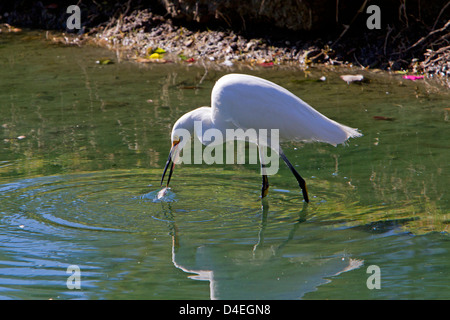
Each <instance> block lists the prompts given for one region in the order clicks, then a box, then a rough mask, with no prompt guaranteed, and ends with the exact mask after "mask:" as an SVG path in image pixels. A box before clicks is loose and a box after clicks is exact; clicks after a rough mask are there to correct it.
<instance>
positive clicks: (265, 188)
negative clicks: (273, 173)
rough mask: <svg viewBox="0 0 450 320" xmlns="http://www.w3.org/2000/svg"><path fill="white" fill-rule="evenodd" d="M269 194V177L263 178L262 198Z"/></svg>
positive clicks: (264, 176)
mask: <svg viewBox="0 0 450 320" xmlns="http://www.w3.org/2000/svg"><path fill="white" fill-rule="evenodd" d="M268 193H269V179H268V178H267V175H265V174H263V176H262V188H261V198H264V197H265V196H267V194H268Z"/></svg>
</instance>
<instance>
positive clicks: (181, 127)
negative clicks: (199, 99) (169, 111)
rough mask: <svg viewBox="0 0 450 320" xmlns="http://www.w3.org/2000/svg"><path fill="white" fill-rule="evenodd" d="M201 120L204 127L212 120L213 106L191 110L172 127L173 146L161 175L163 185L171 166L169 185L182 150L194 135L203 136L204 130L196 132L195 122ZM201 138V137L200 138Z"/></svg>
mask: <svg viewBox="0 0 450 320" xmlns="http://www.w3.org/2000/svg"><path fill="white" fill-rule="evenodd" d="M196 121H199V122H201V123H203V127H206V126H207V124H208V123H210V122H211V108H209V107H200V108H197V109H195V110H192V111H191V112H188V113H186V114H184V115H183V116H182V117H181V118H180V119H178V120H177V121H176V122H175V124H174V125H173V128H172V134H171V137H170V138H171V141H172V147H171V149H170V152H169V158H168V159H167V162H166V165H165V167H164V172H163V175H162V177H161V186H162V183H163V180H164V176H165V175H166V172H167V169H168V168H169V167H170V172H169V177H168V179H167V187H168V186H169V182H170V178H171V177H172V173H173V169H174V167H175V164H176V163H177V160H178V157H179V155H180V152H181V150H182V149H183V147H184V146H185V145H186V143H187V142H188V141H190V139H191V137H192V136H193V135H196V136H197V137H201V136H202V132H195V131H196V130H197V131H198V129H195V122H196ZM199 139H200V138H199Z"/></svg>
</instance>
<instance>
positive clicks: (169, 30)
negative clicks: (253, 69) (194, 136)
mask: <svg viewBox="0 0 450 320" xmlns="http://www.w3.org/2000/svg"><path fill="white" fill-rule="evenodd" d="M27 2H30V4H27ZM250 2H251V3H252V4H253V6H250V5H249V3H247V4H246V5H245V6H244V5H237V2H236V1H222V0H216V1H209V2H208V1H203V0H196V1H194V0H185V1H181V0H178V1H169V0H160V1H138V0H136V1H131V0H130V1H128V2H126V3H123V4H117V3H109V2H107V1H106V2H103V3H101V4H100V3H98V2H89V1H79V3H78V5H79V7H80V9H81V20H82V28H81V30H74V31H75V32H73V31H72V32H68V31H69V30H67V29H65V28H66V25H65V22H66V19H67V18H68V16H69V15H68V14H67V13H65V10H66V7H67V6H66V4H64V2H61V3H59V4H54V3H42V2H37V3H36V2H31V1H21V2H18V4H17V3H16V4H15V5H13V4H9V5H6V4H3V5H0V15H1V19H0V22H3V23H8V25H3V26H4V27H3V29H2V30H3V32H9V31H11V30H12V29H13V28H16V27H17V26H25V27H34V28H44V29H54V30H58V31H65V32H66V34H61V33H59V32H56V33H52V34H51V35H50V36H49V39H51V40H53V41H58V42H63V43H67V44H76V45H82V44H86V43H94V44H96V45H101V46H105V47H108V48H110V49H113V50H115V51H116V52H117V54H118V57H119V58H120V59H133V60H135V61H137V62H139V63H201V64H205V63H214V64H221V65H225V66H232V65H235V64H249V65H258V66H261V67H274V66H277V65H291V66H296V67H300V68H307V67H309V66H311V65H314V64H324V65H348V66H356V67H358V68H379V69H383V70H407V71H408V72H410V73H411V72H412V73H418V74H424V75H426V76H430V77H439V78H446V79H448V78H449V76H450V43H449V42H450V19H449V17H450V2H447V3H442V1H434V0H430V2H429V3H427V5H426V6H424V5H421V4H420V2H415V1H411V2H409V1H408V6H407V5H406V1H400V0H399V1H391V2H390V4H389V5H386V4H385V3H384V2H380V1H378V2H379V3H378V6H379V7H380V9H381V12H382V14H383V15H382V16H381V17H382V19H381V22H380V26H379V27H380V28H379V29H372V30H369V29H368V27H367V25H366V23H367V19H368V18H369V17H370V14H368V13H367V12H366V8H367V7H368V5H369V4H371V3H377V1H359V2H358V1H355V4H354V5H353V6H352V7H350V6H349V5H347V6H344V5H342V4H339V1H330V0H327V1H319V2H320V3H321V4H322V6H321V7H320V8H321V9H320V10H319V9H318V6H319V2H317V3H316V6H314V5H312V4H311V3H310V2H305V5H304V6H303V7H301V8H300V7H298V2H296V1H293V2H292V3H291V1H287V2H283V4H284V5H283V7H282V8H283V10H278V11H277V12H273V13H271V11H274V10H275V9H276V8H278V7H280V3H279V1H274V0H271V1H269V0H267V1H266V2H265V1H264V0H252V1H250ZM277 3H278V4H277ZM67 5H68V4H67ZM256 5H259V7H258V10H256V9H255V8H256V7H255V6H256ZM325 5H326V6H325ZM277 6H278V7H277ZM279 9H280V8H279ZM295 10H297V12H296V11H295ZM298 12H301V15H299V13H298ZM308 12H309V16H308V17H309V18H304V19H301V23H300V22H295V21H294V20H295V19H293V17H299V16H300V17H303V16H305V13H308ZM331 16H333V18H332V19H331V20H330V17H331ZM305 17H306V16H305ZM324 19H325V20H324ZM326 21H328V22H326Z"/></svg>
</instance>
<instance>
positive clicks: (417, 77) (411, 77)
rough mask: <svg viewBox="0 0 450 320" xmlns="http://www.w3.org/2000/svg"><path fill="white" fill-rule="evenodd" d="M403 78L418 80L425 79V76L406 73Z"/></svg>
mask: <svg viewBox="0 0 450 320" xmlns="http://www.w3.org/2000/svg"><path fill="white" fill-rule="evenodd" d="M402 78H403V79H407V80H412V81H416V80H420V79H423V78H424V76H413V75H405V76H403V77H402Z"/></svg>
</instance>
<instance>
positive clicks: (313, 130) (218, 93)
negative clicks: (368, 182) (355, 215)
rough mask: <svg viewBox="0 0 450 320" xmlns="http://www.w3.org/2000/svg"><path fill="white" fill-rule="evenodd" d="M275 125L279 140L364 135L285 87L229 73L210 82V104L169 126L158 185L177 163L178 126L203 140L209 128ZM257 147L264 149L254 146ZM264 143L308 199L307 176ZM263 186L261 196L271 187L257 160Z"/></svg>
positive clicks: (340, 140) (341, 138) (335, 139)
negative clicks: (168, 143) (196, 124)
mask: <svg viewBox="0 0 450 320" xmlns="http://www.w3.org/2000/svg"><path fill="white" fill-rule="evenodd" d="M196 121H201V124H202V129H201V130H202V132H195V130H194V122H196ZM249 128H253V129H255V130H259V129H267V130H272V129H277V130H278V133H279V139H280V141H281V142H282V141H305V142H325V143H329V144H331V145H334V146H336V145H338V144H341V143H344V142H345V141H347V139H349V138H354V137H359V136H361V135H362V134H361V133H360V132H359V131H358V130H357V129H353V128H350V127H348V126H345V125H342V124H340V123H337V122H336V121H334V120H331V119H329V118H327V117H326V116H324V115H323V114H321V113H320V112H318V111H317V110H315V109H314V108H312V107H311V106H310V105H308V104H307V103H305V102H304V101H303V100H301V99H300V98H298V97H297V96H295V95H294V94H293V93H291V92H290V91H288V90H286V89H285V88H283V87H281V86H279V85H277V84H275V83H273V82H270V81H268V80H265V79H262V78H259V77H255V76H250V75H244V74H228V75H225V76H223V77H222V78H220V79H219V80H218V81H217V82H216V84H215V85H214V87H213V89H212V93H211V107H200V108H198V109H195V110H193V111H190V112H188V113H186V114H184V115H183V116H182V117H181V118H179V119H178V120H177V121H176V122H175V124H174V126H173V129H172V134H171V140H172V148H171V150H170V153H169V158H168V159H167V162H166V165H165V167H164V172H163V175H162V177H161V186H162V184H163V181H164V176H165V174H166V172H167V169H168V168H169V167H170V173H169V177H168V180H167V187H168V186H169V182H170V178H171V176H172V173H173V169H174V166H175V160H174V159H176V157H177V155H179V153H180V151H181V149H182V145H183V144H184V143H185V141H184V143H180V141H182V140H183V139H180V136H179V135H178V134H177V132H179V131H178V130H180V129H182V130H187V131H188V132H190V133H191V134H196V135H197V137H198V138H199V140H200V141H201V142H202V143H203V144H205V145H206V144H207V143H205V142H204V141H202V136H203V133H204V132H205V131H206V130H208V129H217V130H219V131H220V132H222V133H223V134H224V136H225V131H226V130H228V129H234V130H236V129H243V130H246V129H249ZM255 143H256V144H257V145H258V148H259V150H261V148H262V147H263V146H262V145H260V144H258V142H255ZM266 146H268V147H270V148H272V150H273V151H275V152H276V153H277V154H278V155H279V156H280V157H281V158H282V159H283V160H284V162H285V163H286V165H287V166H288V167H289V169H290V170H291V172H292V173H293V175H294V176H295V178H296V179H297V182H298V184H299V186H300V188H301V190H302V193H303V198H304V200H305V201H306V202H309V198H308V191H307V189H306V183H305V180H304V179H303V178H302V177H301V176H300V174H299V173H298V172H297V170H295V168H294V166H293V165H292V164H291V163H290V162H289V160H288V159H287V157H286V156H285V154H284V153H283V151H282V149H281V147H279V145H277V146H276V147H274V146H273V145H271V142H270V141H269V142H268V143H267V145H266ZM259 155H260V163H261V174H262V178H263V180H262V189H261V197H262V198H264V197H265V196H266V195H267V193H268V189H269V181H268V178H267V174H264V172H265V171H264V164H263V161H262V160H263V159H261V151H260V153H259Z"/></svg>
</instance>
